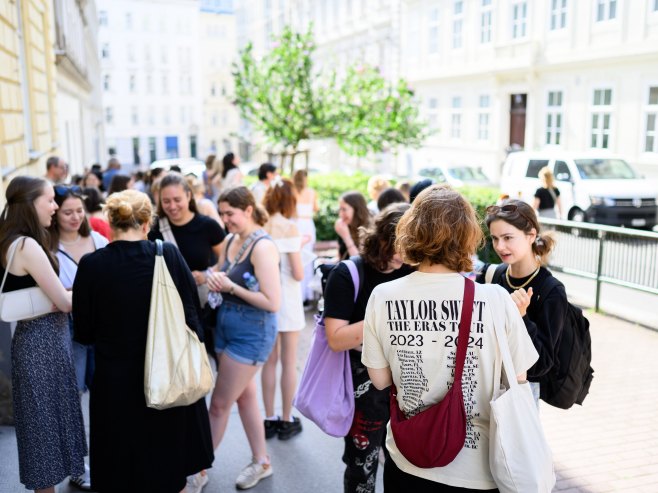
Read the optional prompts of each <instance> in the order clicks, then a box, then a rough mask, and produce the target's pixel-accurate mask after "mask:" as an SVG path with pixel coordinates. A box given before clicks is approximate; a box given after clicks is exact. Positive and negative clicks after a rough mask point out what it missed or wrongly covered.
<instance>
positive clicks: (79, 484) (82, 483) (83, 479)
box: [69, 464, 93, 491]
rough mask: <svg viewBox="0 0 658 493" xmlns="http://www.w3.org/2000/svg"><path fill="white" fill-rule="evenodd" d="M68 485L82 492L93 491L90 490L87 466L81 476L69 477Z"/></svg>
mask: <svg viewBox="0 0 658 493" xmlns="http://www.w3.org/2000/svg"><path fill="white" fill-rule="evenodd" d="M69 483H71V484H72V485H73V486H75V487H76V488H77V489H79V490H82V491H93V490H92V489H91V475H90V474H89V466H88V465H87V464H85V472H84V474H82V475H81V476H77V477H75V476H71V478H70V479H69Z"/></svg>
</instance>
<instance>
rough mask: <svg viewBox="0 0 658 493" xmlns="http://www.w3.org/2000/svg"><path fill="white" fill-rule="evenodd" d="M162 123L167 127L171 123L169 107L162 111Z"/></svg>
mask: <svg viewBox="0 0 658 493" xmlns="http://www.w3.org/2000/svg"><path fill="white" fill-rule="evenodd" d="M162 121H163V122H164V124H165V125H169V122H170V117H169V106H165V107H164V108H163V110H162Z"/></svg>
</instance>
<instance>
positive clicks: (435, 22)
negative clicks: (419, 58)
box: [427, 7, 439, 54]
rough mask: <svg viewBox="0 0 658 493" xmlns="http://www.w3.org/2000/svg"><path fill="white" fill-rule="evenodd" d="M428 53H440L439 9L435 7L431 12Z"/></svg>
mask: <svg viewBox="0 0 658 493" xmlns="http://www.w3.org/2000/svg"><path fill="white" fill-rule="evenodd" d="M427 36H428V38H427V41H428V44H427V51H428V52H429V53H430V54H436V53H438V52H439V9H438V8H437V7H434V8H433V9H431V10H430V15H429V21H428V32H427Z"/></svg>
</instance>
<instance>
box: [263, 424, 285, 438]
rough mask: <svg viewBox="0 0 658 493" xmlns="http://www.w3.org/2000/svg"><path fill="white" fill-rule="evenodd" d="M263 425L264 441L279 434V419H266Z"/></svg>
mask: <svg viewBox="0 0 658 493" xmlns="http://www.w3.org/2000/svg"><path fill="white" fill-rule="evenodd" d="M264 423H265V439H270V438H272V437H274V436H275V435H276V434H277V433H278V432H279V427H280V426H281V420H280V419H266V420H265V421H264Z"/></svg>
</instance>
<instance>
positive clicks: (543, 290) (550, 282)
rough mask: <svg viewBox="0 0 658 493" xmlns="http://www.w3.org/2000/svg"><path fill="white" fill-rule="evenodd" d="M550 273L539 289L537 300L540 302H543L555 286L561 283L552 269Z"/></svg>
mask: <svg viewBox="0 0 658 493" xmlns="http://www.w3.org/2000/svg"><path fill="white" fill-rule="evenodd" d="M548 274H549V275H548V277H546V279H544V282H543V283H542V284H541V286H540V287H539V290H538V296H537V301H538V302H539V303H542V302H543V301H544V300H545V299H546V297H547V296H548V295H549V293H550V292H551V291H553V288H556V287H558V286H559V285H560V281H558V280H557V279H556V278H555V277H554V276H553V274H551V272H550V271H549V272H548Z"/></svg>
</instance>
